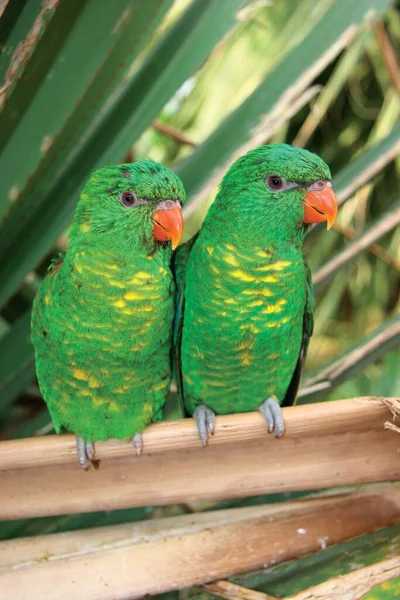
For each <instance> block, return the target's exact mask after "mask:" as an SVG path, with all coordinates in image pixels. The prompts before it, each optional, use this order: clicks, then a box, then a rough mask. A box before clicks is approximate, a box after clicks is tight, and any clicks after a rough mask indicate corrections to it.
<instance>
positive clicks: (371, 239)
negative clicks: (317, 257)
mask: <svg viewBox="0 0 400 600" xmlns="http://www.w3.org/2000/svg"><path fill="white" fill-rule="evenodd" d="M399 224H400V206H399V205H396V206H395V207H394V208H393V209H392V210H391V211H390V212H389V213H387V215H386V216H385V217H383V218H382V219H381V220H380V221H379V222H378V223H376V225H374V226H372V227H370V228H369V229H368V230H367V231H365V232H364V233H363V234H362V235H361V236H360V237H359V238H357V239H356V240H353V241H352V242H350V244H348V246H347V247H346V248H345V249H344V250H342V251H341V252H339V253H338V254H337V255H336V256H335V257H334V258H332V259H331V260H330V261H328V262H327V263H325V265H323V266H322V267H320V268H319V269H318V270H317V271H316V272H315V273H313V283H314V286H315V288H318V287H319V286H321V285H322V284H327V283H328V282H329V281H330V280H331V279H332V278H333V276H334V275H336V273H337V272H338V270H339V269H341V268H342V267H343V266H344V265H346V264H348V263H349V262H350V261H352V260H353V259H354V258H356V257H357V256H358V254H360V253H361V252H362V251H363V250H366V249H367V248H369V247H370V246H371V245H372V244H373V243H375V242H376V240H378V239H379V238H380V237H382V236H383V235H385V234H386V233H388V232H389V231H391V230H392V229H394V228H395V227H397V226H398V225H399Z"/></svg>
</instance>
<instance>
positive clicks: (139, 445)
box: [132, 433, 143, 456]
mask: <svg viewBox="0 0 400 600" xmlns="http://www.w3.org/2000/svg"><path fill="white" fill-rule="evenodd" d="M132 445H133V447H134V448H135V450H136V454H137V456H140V455H141V454H142V450H143V436H142V434H141V433H137V434H136V435H135V436H134V437H133V438H132Z"/></svg>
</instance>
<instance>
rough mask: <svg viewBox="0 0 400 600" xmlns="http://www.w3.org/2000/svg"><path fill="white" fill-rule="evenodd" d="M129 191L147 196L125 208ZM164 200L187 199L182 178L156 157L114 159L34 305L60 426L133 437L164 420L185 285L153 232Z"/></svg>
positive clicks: (80, 211) (41, 376) (94, 180)
mask: <svg viewBox="0 0 400 600" xmlns="http://www.w3.org/2000/svg"><path fill="white" fill-rule="evenodd" d="M123 191H131V192H134V193H135V194H136V197H137V198H138V199H139V200H140V201H141V200H146V201H147V202H146V203H142V202H139V203H138V205H136V206H134V207H126V206H123V205H122V203H121V202H120V194H121V192H123ZM164 199H175V200H180V201H181V202H183V201H184V199H185V192H184V189H183V186H182V183H181V181H180V180H179V178H178V177H177V176H176V175H175V174H174V173H172V172H171V171H170V170H169V169H167V168H165V167H163V166H161V165H159V164H158V163H155V162H154V161H150V160H143V161H138V162H136V163H132V164H124V165H117V166H111V167H104V168H102V169H100V170H98V171H96V172H95V173H94V174H93V175H92V177H91V178H90V179H89V181H88V182H87V184H86V187H85V188H84V190H83V192H82V194H81V197H80V200H79V202H78V204H77V208H76V212H75V218H74V223H73V226H72V229H71V234H70V243H69V246H68V249H67V251H66V254H65V256H64V258H63V260H62V264H61V265H60V266H59V267H58V268H57V265H55V267H56V269H53V270H50V272H49V274H48V275H47V277H46V278H45V279H44V281H43V283H42V285H41V287H40V289H39V292H38V295H37V297H36V299H35V302H34V306H33V311H32V341H33V344H34V348H35V359H36V371H37V376H38V380H39V385H40V389H41V392H42V394H43V397H44V399H45V401H46V402H47V404H48V407H49V410H50V413H51V416H52V419H53V422H54V426H55V429H56V431H57V432H59V431H60V430H61V429H67V430H70V431H72V432H74V433H76V434H77V435H79V436H81V437H83V438H84V439H85V440H90V441H98V440H105V439H108V438H119V439H123V438H128V437H133V436H134V435H135V434H136V433H137V432H140V431H142V430H143V429H144V427H145V426H146V425H147V424H148V423H149V422H151V421H154V420H157V419H160V418H161V411H162V407H163V405H164V403H165V400H166V397H167V394H168V390H169V384H170V377H171V365H170V346H171V331H172V320H173V315H174V293H175V286H174V282H173V278H172V273H171V270H170V261H171V246H170V243H169V242H167V243H161V242H157V241H156V240H155V239H154V237H153V235H152V231H153V221H152V214H153V212H154V210H155V208H156V206H157V204H158V203H159V202H160V201H162V200H164Z"/></svg>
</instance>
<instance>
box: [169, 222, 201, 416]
mask: <svg viewBox="0 0 400 600" xmlns="http://www.w3.org/2000/svg"><path fill="white" fill-rule="evenodd" d="M197 236H198V234H196V235H195V236H193V237H192V238H191V239H190V240H189V241H188V242H185V243H184V244H182V245H181V246H179V248H178V249H177V250H176V252H175V255H174V259H173V266H172V268H173V272H174V277H175V285H176V302H175V320H174V332H173V346H174V354H173V356H174V361H173V362H174V374H175V379H176V385H177V388H178V396H179V402H180V406H181V410H182V414H185V408H184V401H183V384H182V366H181V341H182V327H183V316H184V312H185V287H186V266H187V263H188V260H189V256H190V252H191V250H192V247H193V244H194V243H195V241H196V239H197Z"/></svg>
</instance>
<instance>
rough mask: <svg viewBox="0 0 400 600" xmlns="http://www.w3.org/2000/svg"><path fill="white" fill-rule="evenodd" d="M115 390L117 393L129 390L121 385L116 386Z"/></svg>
mask: <svg viewBox="0 0 400 600" xmlns="http://www.w3.org/2000/svg"><path fill="white" fill-rule="evenodd" d="M114 392H116V393H117V394H125V392H127V390H126V389H125V388H123V387H119V388H114Z"/></svg>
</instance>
